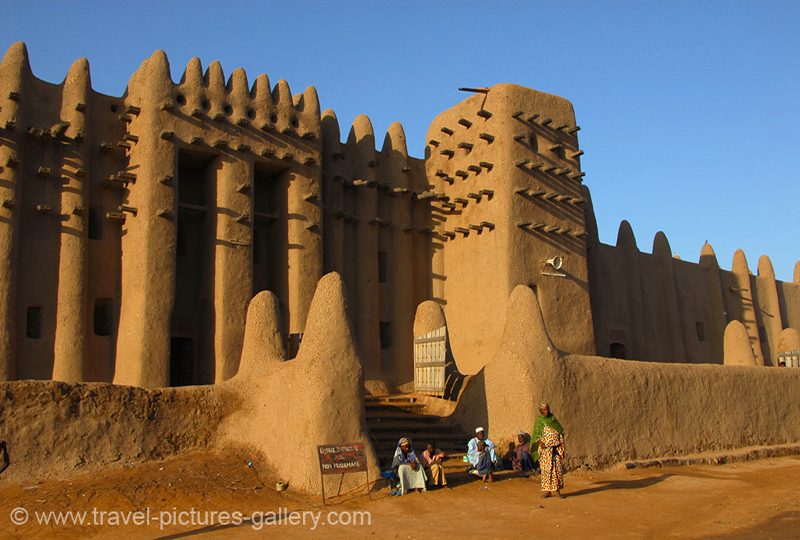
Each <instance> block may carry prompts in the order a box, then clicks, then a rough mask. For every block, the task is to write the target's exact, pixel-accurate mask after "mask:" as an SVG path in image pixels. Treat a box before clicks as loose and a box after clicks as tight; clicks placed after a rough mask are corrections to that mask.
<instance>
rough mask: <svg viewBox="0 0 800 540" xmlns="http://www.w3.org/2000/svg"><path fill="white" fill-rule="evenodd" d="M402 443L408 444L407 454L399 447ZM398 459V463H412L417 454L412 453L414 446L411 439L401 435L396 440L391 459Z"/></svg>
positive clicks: (415, 459)
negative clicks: (400, 437)
mask: <svg viewBox="0 0 800 540" xmlns="http://www.w3.org/2000/svg"><path fill="white" fill-rule="evenodd" d="M404 444H408V454H404V453H403V450H402V449H401V448H400V447H401V446H403V445H404ZM397 460H400V463H401V464H402V463H413V462H416V461H417V455H416V454H415V453H414V446H413V445H412V444H411V439H409V438H408V437H403V438H402V439H400V440H399V441H397V448H396V449H395V451H394V459H393V461H397Z"/></svg>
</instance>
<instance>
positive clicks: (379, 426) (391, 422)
mask: <svg viewBox="0 0 800 540" xmlns="http://www.w3.org/2000/svg"><path fill="white" fill-rule="evenodd" d="M367 425H368V426H369V428H370V429H371V430H376V431H387V430H396V431H411V430H416V429H422V430H439V431H451V430H456V431H461V429H460V428H459V427H458V426H457V425H455V424H452V423H450V422H443V421H441V419H436V420H434V421H430V420H427V419H419V418H413V417H412V418H408V419H405V420H404V419H400V418H372V419H368V420H367Z"/></svg>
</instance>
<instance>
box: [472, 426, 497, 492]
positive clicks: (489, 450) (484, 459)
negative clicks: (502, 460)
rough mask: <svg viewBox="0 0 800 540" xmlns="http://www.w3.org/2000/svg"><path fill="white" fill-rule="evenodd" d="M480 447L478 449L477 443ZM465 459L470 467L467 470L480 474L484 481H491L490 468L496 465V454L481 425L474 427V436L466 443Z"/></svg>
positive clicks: (492, 468)
mask: <svg viewBox="0 0 800 540" xmlns="http://www.w3.org/2000/svg"><path fill="white" fill-rule="evenodd" d="M481 442H482V443H483V444H482V445H480V446H481V447H482V448H481V449H479V448H478V446H479V443H481ZM467 459H468V460H469V463H470V467H469V469H467V472H468V473H470V474H474V475H476V476H480V477H481V478H483V479H484V481H486V479H487V478H488V479H489V481H491V480H492V479H493V478H492V474H491V472H492V470H494V468H495V467H496V466H497V454H496V453H495V447H494V443H493V442H492V441H490V440H489V439H487V438H486V432H485V431H484V430H483V428H482V427H479V428H477V429H475V437H473V438H472V439H470V441H469V442H468V443H467Z"/></svg>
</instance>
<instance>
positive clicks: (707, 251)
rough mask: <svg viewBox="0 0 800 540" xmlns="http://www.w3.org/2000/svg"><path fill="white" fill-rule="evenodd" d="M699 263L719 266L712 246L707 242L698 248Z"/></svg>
mask: <svg viewBox="0 0 800 540" xmlns="http://www.w3.org/2000/svg"><path fill="white" fill-rule="evenodd" d="M700 264H701V265H703V266H713V267H717V268H719V262H718V261H717V254H716V253H714V248H713V247H711V244H709V243H708V242H706V243H705V244H703V248H702V249H701V250H700Z"/></svg>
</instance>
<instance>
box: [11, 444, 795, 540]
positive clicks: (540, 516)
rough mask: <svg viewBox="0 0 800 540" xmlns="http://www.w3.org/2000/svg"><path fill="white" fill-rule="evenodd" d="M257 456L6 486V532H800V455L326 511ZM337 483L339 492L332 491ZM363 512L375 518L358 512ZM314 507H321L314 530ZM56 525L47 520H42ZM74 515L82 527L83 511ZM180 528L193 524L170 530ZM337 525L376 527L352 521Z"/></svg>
mask: <svg viewBox="0 0 800 540" xmlns="http://www.w3.org/2000/svg"><path fill="white" fill-rule="evenodd" d="M287 450H288V449H287ZM247 461H248V457H247V456H246V455H242V454H240V455H235V454H231V455H227V456H219V455H205V454H193V455H191V456H186V457H184V458H182V459H173V460H169V461H164V462H160V463H153V464H148V465H144V466H140V467H135V468H128V469H121V470H115V471H109V472H107V473H104V474H100V475H98V474H93V475H82V476H76V477H74V478H72V479H70V480H63V481H45V482H41V483H36V484H18V483H11V482H9V481H8V480H3V479H2V478H0V537H3V538H7V537H11V538H43V537H48V538H50V537H56V538H86V537H95V538H195V537H197V538H256V537H261V536H265V535H266V536H269V535H277V534H280V536H281V537H291V538H293V537H308V536H316V537H325V538H398V539H404V538H423V537H428V538H461V539H463V538H470V537H476V536H479V535H480V536H482V537H483V538H506V537H509V538H510V537H513V536H516V535H518V534H525V535H531V536H534V535H537V534H540V535H544V536H540V537H544V538H553V537H563V538H611V537H613V538H643V537H649V538H672V537H674V538H720V539H722V538H755V539H762V538H763V539H769V538H775V539H777V538H798V537H800V488H799V486H800V457H784V458H775V459H766V460H761V461H752V462H746V463H735V464H728V465H703V466H689V467H664V468H650V469H632V470H624V469H617V470H610V471H603V472H588V471H576V472H572V473H567V475H566V488H565V490H564V494H565V495H566V497H565V498H564V499H553V498H551V499H546V500H545V499H541V498H540V497H539V495H540V492H539V486H538V481H537V479H534V478H530V479H528V478H524V477H521V476H516V475H512V474H500V475H499V476H498V477H497V479H496V481H495V482H494V483H492V484H481V483H480V482H477V481H472V480H470V479H467V478H466V475H465V474H463V473H462V472H461V469H460V467H459V468H454V469H451V470H450V476H449V479H450V483H451V484H453V487H452V489H448V490H438V491H431V492H427V493H423V494H417V493H412V494H409V495H406V496H404V497H389V496H387V495H386V490H380V492H376V493H374V494H373V496H372V497H373V500H369V499H367V497H366V496H356V495H353V496H350V498H339V499H337V500H335V501H334V502H333V504H329V505H328V506H325V507H323V506H322V505H321V500H320V499H319V497H317V498H315V499H312V498H308V497H301V496H299V495H297V494H293V493H292V490H291V486H290V488H289V490H288V491H286V492H283V493H279V492H276V491H275V488H274V486H275V483H274V479H272V478H270V477H269V475H268V474H266V473H264V472H260V471H258V470H257V469H256V468H254V467H249V466H248V464H247ZM331 487H332V489H333V490H334V491H335V488H336V485H335V483H333V484H331ZM18 507H22V508H24V509H25V511H24V512H27V514H25V513H23V512H21V511H20V510H16V513H15V514H14V515H13V517H15V518H16V519H18V520H21V519H22V518H23V517H24V516H25V515H27V517H28V522H27V523H26V524H24V525H14V524H13V523H12V522H11V517H12V511H13V510H14V509H15V508H18ZM192 508H194V509H195V513H194V514H192V513H191V511H192ZM93 510H94V511H93ZM50 511H53V512H59V511H86V512H87V514H86V515H85V517H84V525H75V524H73V523H69V524H64V523H62V524H59V525H54V524H53V523H52V519H54V517H53V516H55V515H56V514H48V513H47V512H50ZM134 511H138V512H139V514H138V515H139V518H138V519H139V521H138V524H134V523H137V522H135V521H134V522H133V523H131V522H130V521H129V523H128V525H124V524H122V523H123V521H124V519H126V516H127V519H129V520H133V519H137V518H136V517H135V516H136V515H135V514H132V512H134ZM213 511H216V512H223V511H227V512H231V513H233V512H241V514H242V515H241V520H237V518H238V517H239V516H236V515H233V514H232V515H230V516H226V515H224V514H217V515H216V516H211V515H210V512H213ZM365 511H366V512H369V515H368V516H367V515H366V514H361V515H357V514H353V512H365ZM147 512H149V514H147ZM179 512H183V514H179ZM253 512H280V514H269V513H267V514H257V517H256V518H254V519H253V518H252V515H253ZM312 512H313V513H317V512H321V514H320V517H319V520H320V521H318V522H317V525H316V528H314V521H313V517H312V516H313V514H312ZM329 512H335V513H336V514H335V515H329V514H328V513H329ZM48 516H49V517H50V519H51V523H50V524H49V525H47V524H38V523H37V520H44V519H45V518H47V517H48ZM73 516H76V517H74V519H76V520H78V521H79V520H80V517H79V515H78V514H73ZM148 516H149V517H148ZM66 517H67V519H73V518H72V517H70V516H66ZM92 519H94V520H95V521H94V523H90V522H91V520H92ZM148 519H149V521H146V520H148ZM179 519H183V521H184V522H185V523H187V525H186V526H174V525H170V524H169V523H168V522H169V521H173V522H175V521H178V520H179ZM303 519H305V524H303V523H302V520H303ZM292 520H295V523H294V524H293V523H292ZM335 520H339V521H348V520H350V521H351V522H353V523H363V522H366V521H368V522H369V523H368V524H365V525H350V526H343V525H338V524H334V521H335ZM100 522H102V525H100V524H99V523H100Z"/></svg>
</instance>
